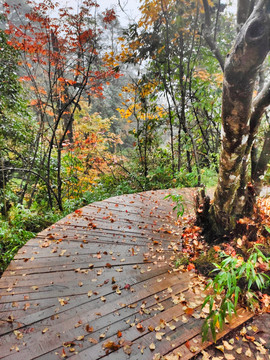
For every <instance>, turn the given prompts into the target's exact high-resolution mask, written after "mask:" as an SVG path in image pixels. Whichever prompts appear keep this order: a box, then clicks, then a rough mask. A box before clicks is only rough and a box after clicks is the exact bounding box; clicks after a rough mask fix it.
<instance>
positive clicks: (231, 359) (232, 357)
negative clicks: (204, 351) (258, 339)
mask: <svg viewBox="0 0 270 360" xmlns="http://www.w3.org/2000/svg"><path fill="white" fill-rule="evenodd" d="M224 357H225V359H226V360H234V359H235V357H234V356H233V355H232V354H226V353H224Z"/></svg>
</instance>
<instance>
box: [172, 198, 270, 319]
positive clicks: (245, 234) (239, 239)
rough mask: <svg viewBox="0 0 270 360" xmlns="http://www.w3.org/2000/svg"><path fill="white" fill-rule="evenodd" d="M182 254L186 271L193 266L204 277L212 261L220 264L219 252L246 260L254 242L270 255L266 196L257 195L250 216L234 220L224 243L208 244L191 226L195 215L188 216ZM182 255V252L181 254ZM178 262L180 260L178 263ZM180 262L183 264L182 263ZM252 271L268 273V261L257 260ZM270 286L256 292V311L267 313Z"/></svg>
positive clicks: (269, 214) (269, 204)
mask: <svg viewBox="0 0 270 360" xmlns="http://www.w3.org/2000/svg"><path fill="white" fill-rule="evenodd" d="M181 238H182V246H183V249H182V253H183V256H184V259H185V261H184V262H182V263H181V267H184V268H185V269H186V270H187V271H190V270H192V269H195V268H196V269H197V270H198V271H199V272H200V273H202V274H203V275H204V276H207V277H212V276H213V273H212V270H213V269H214V268H215V266H214V265H213V263H220V261H221V259H220V254H221V253H222V254H225V255H229V256H232V257H237V258H238V259H239V262H241V261H245V260H247V258H248V257H249V255H250V251H251V250H252V248H253V247H254V245H255V244H260V250H261V251H262V252H263V253H264V254H265V255H266V256H269V255H270V198H259V199H258V201H257V204H256V207H255V209H254V214H253V216H252V217H251V218H248V217H243V218H241V219H239V220H238V222H237V227H236V230H235V232H234V233H232V234H231V238H230V239H229V240H228V241H226V242H221V243H218V245H212V246H210V245H209V244H208V243H207V242H206V241H205V240H204V237H203V235H202V229H201V228H200V227H198V226H196V225H195V218H192V219H191V218H190V219H189V221H188V224H187V226H185V227H184V228H183V232H182V235H181ZM181 256H182V255H181ZM179 263H180V262H179ZM183 264H184V265H183ZM254 270H255V271H256V272H264V273H266V274H267V275H268V276H270V264H267V263H265V262H264V261H263V260H262V259H260V258H259V259H258V262H257V263H256V264H255V267H254ZM269 295H270V289H268V290H266V291H265V293H261V292H259V291H258V292H257V296H258V299H259V303H258V304H259V305H260V306H259V307H258V309H257V310H258V311H260V312H261V311H263V312H269V313H270V296H269Z"/></svg>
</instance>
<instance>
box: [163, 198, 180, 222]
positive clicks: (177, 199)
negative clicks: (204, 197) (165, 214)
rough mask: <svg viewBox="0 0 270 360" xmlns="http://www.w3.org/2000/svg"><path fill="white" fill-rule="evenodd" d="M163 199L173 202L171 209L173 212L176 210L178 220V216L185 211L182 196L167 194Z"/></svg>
mask: <svg viewBox="0 0 270 360" xmlns="http://www.w3.org/2000/svg"><path fill="white" fill-rule="evenodd" d="M164 199H171V200H172V201H173V202H175V206H174V207H173V210H174V211H175V210H176V215H177V218H179V217H180V216H183V214H184V211H185V207H184V204H183V201H184V199H183V196H182V195H180V194H169V195H167V196H165V198H164Z"/></svg>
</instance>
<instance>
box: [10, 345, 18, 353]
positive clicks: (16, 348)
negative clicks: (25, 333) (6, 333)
mask: <svg viewBox="0 0 270 360" xmlns="http://www.w3.org/2000/svg"><path fill="white" fill-rule="evenodd" d="M9 350H10V351H12V350H15V351H17V352H19V351H20V349H19V347H18V346H17V345H13V346H11V348H10V349H9Z"/></svg>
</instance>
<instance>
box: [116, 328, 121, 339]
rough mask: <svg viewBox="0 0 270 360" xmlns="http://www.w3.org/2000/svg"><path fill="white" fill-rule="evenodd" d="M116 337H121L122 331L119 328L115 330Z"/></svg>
mask: <svg viewBox="0 0 270 360" xmlns="http://www.w3.org/2000/svg"><path fill="white" fill-rule="evenodd" d="M117 337H118V338H120V337H122V332H121V331H120V330H118V331H117Z"/></svg>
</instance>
